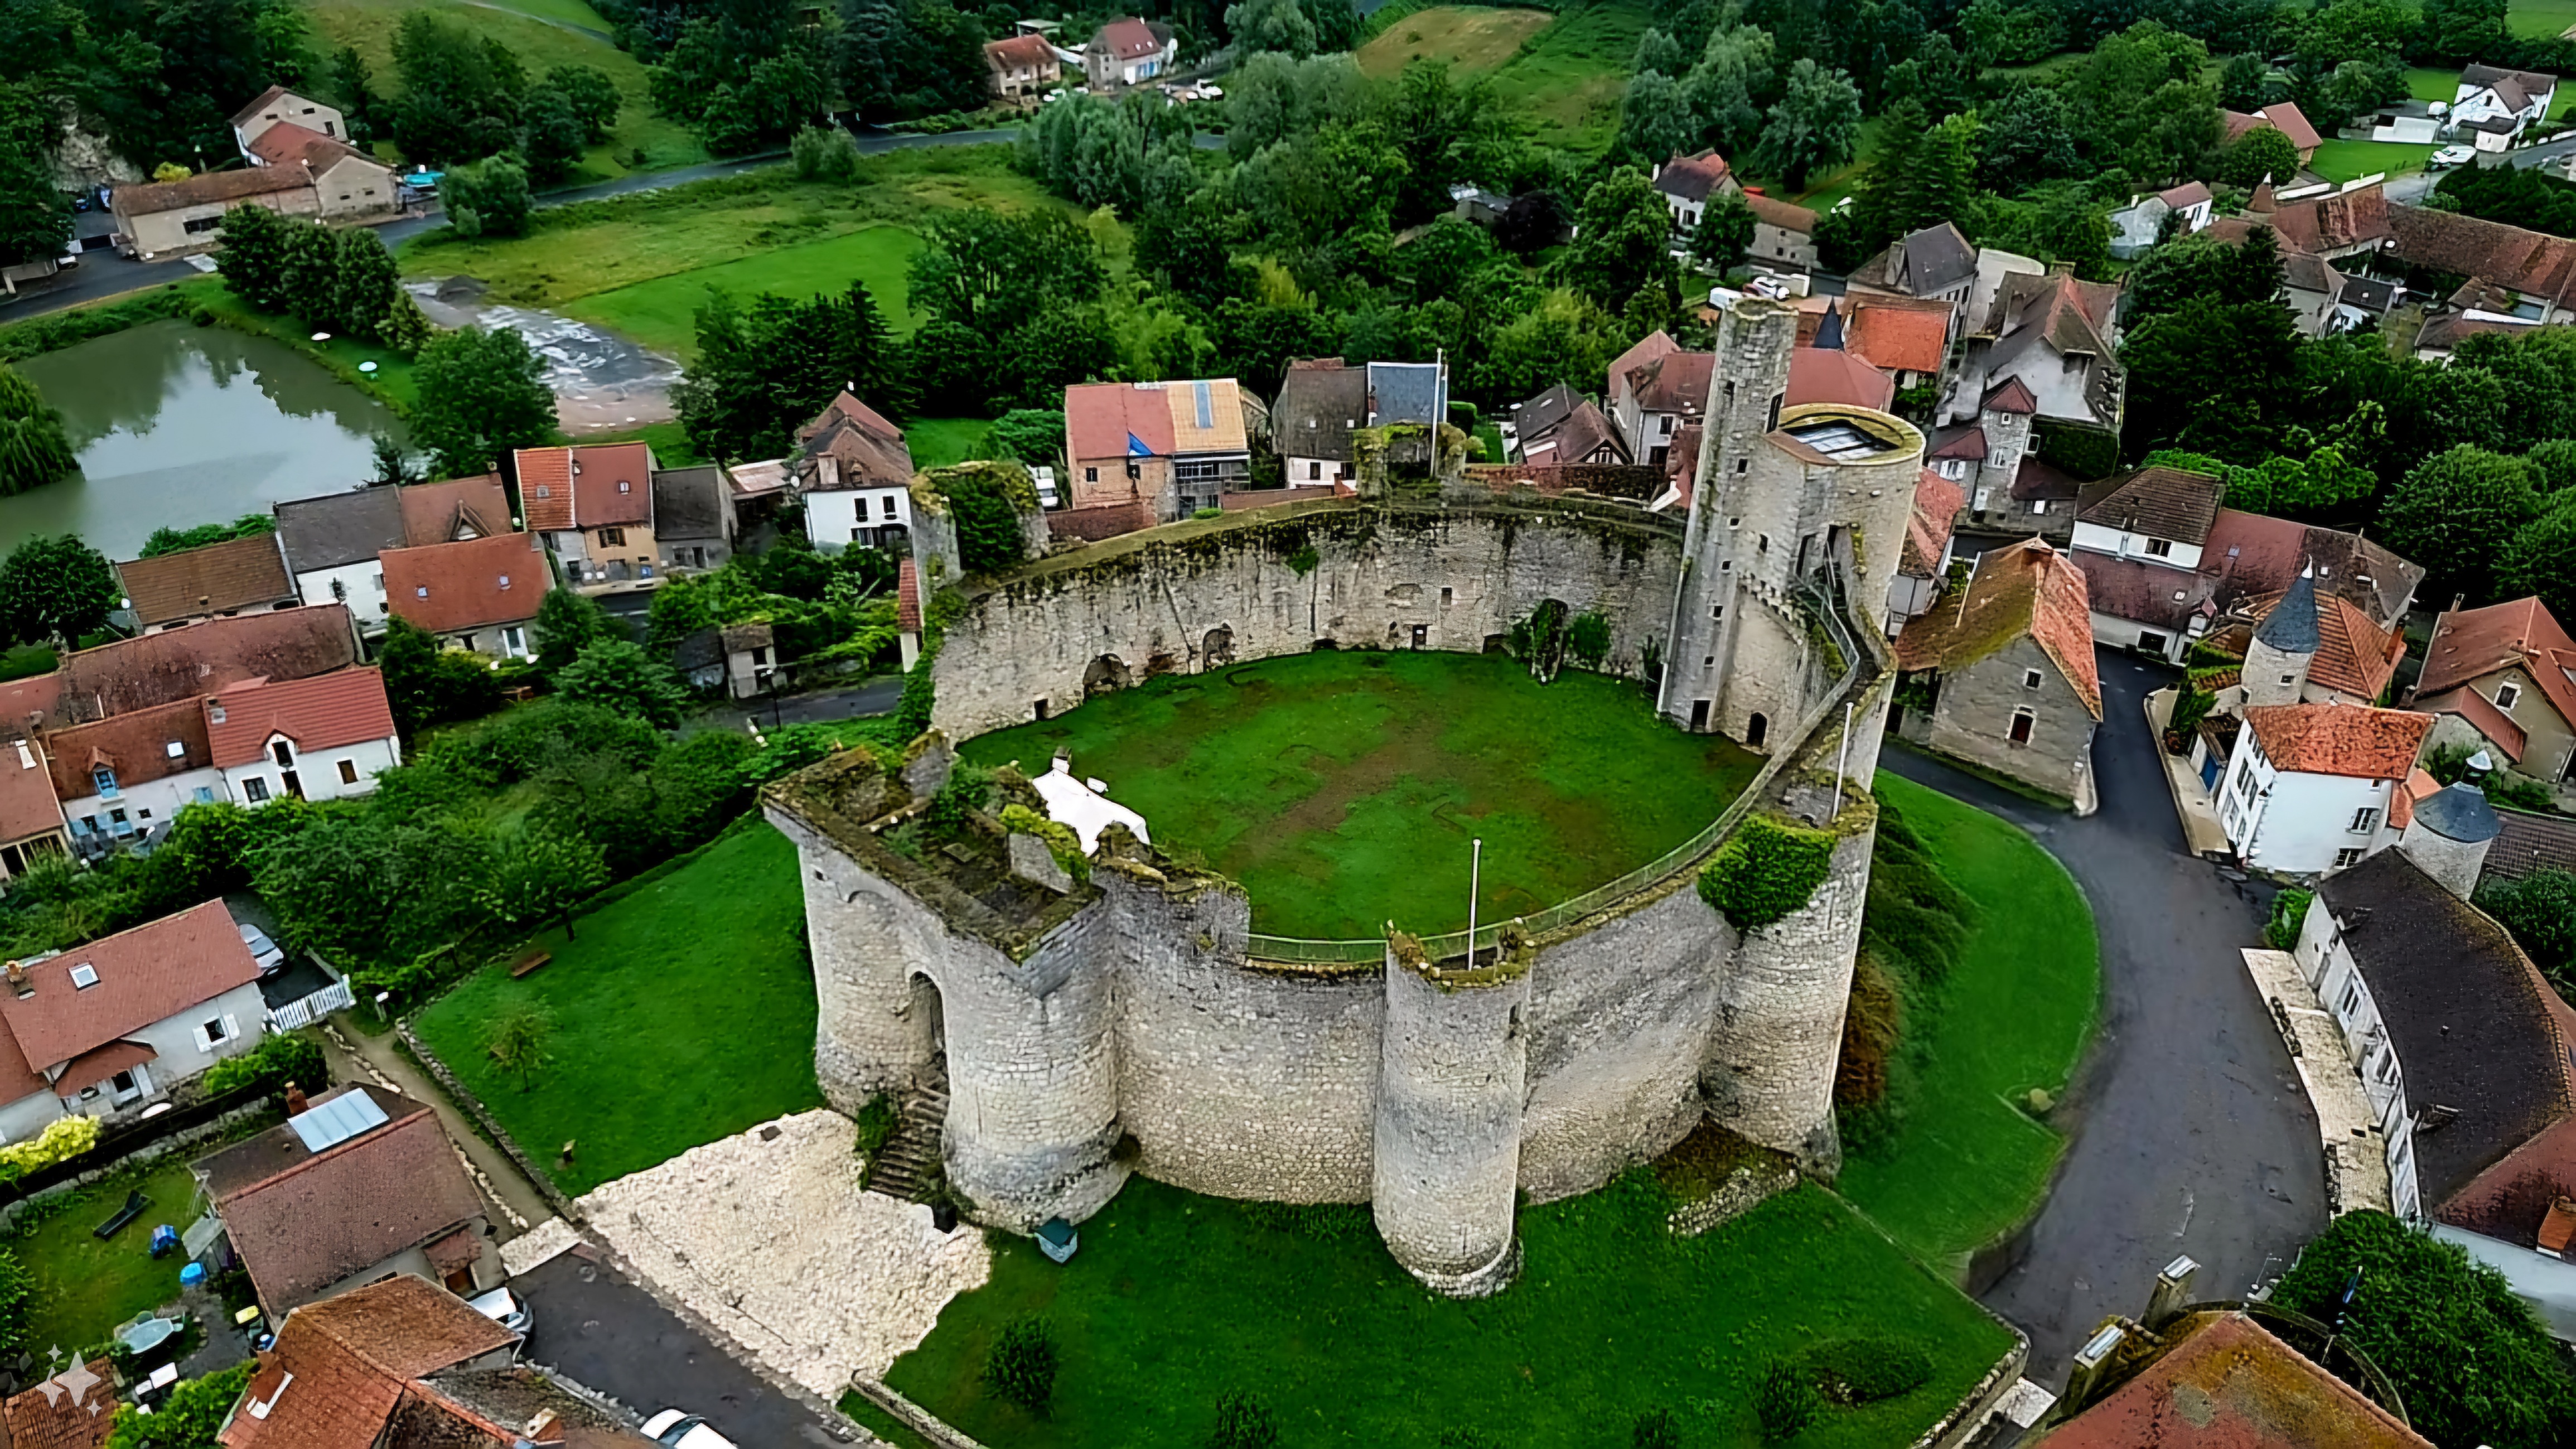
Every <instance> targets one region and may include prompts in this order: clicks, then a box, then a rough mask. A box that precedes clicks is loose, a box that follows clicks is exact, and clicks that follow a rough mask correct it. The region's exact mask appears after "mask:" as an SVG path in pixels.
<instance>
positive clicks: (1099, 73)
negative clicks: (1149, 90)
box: [1082, 15, 1181, 91]
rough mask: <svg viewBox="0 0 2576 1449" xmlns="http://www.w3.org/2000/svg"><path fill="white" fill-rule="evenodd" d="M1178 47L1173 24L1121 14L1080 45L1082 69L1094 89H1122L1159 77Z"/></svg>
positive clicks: (1177, 50)
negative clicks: (1081, 49)
mask: <svg viewBox="0 0 2576 1449" xmlns="http://www.w3.org/2000/svg"><path fill="white" fill-rule="evenodd" d="M1180 48H1181V47H1180V42H1179V41H1178V40H1176V39H1174V38H1173V32H1172V27H1170V26H1168V25H1165V24H1164V23H1162V22H1161V21H1159V20H1155V21H1146V20H1139V19H1137V18H1136V17H1135V16H1133V15H1122V16H1120V17H1119V18H1117V19H1115V20H1112V21H1110V22H1109V23H1108V24H1106V25H1103V26H1101V27H1100V29H1099V30H1097V31H1095V32H1094V33H1093V34H1092V37H1091V43H1090V44H1089V45H1087V46H1084V47H1083V51H1082V64H1083V70H1084V72H1085V73H1086V74H1087V75H1088V76H1089V77H1090V80H1091V88H1092V89H1093V90H1097V91H1109V90H1123V89H1126V88H1127V87H1129V86H1139V85H1143V84H1145V83H1146V82H1148V81H1152V80H1157V79H1159V78H1161V77H1162V75H1163V74H1164V73H1165V72H1167V71H1169V70H1170V69H1171V68H1172V58H1173V57H1174V56H1176V55H1178V54H1179V53H1180Z"/></svg>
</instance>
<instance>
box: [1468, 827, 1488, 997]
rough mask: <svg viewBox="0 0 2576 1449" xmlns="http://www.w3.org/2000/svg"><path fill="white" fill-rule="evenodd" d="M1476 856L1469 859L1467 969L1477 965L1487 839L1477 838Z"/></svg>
mask: <svg viewBox="0 0 2576 1449" xmlns="http://www.w3.org/2000/svg"><path fill="white" fill-rule="evenodd" d="M1475 852H1476V853H1475V854H1474V855H1472V856H1469V857H1468V859H1467V967H1468V969H1469V970H1473V969H1475V965H1476V892H1477V890H1478V889H1479V888H1480V887H1482V886H1483V884H1484V879H1485V838H1484V837H1483V836H1481V835H1480V836H1477V837H1476V841H1475Z"/></svg>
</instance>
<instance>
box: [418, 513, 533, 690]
mask: <svg viewBox="0 0 2576 1449" xmlns="http://www.w3.org/2000/svg"><path fill="white" fill-rule="evenodd" d="M383 561H384V566H385V604H386V607H387V608H389V609H391V610H392V611H393V612H394V613H395V614H397V615H399V616H401V617H402V618H403V619H404V620H406V621H408V622H410V623H413V624H417V625H419V626H420V627H421V628H423V629H426V630H428V631H429V632H430V633H432V634H435V635H438V636H439V639H440V641H441V642H442V643H444V644H446V645H448V646H450V647H453V648H457V649H470V650H472V651H473V652H475V653H477V654H481V655H485V656H487V657H489V658H492V659H525V658H527V657H529V656H530V655H531V654H534V653H535V652H536V647H535V643H534V635H535V632H536V621H537V609H538V608H539V606H541V605H542V604H544V602H545V598H546V591H547V590H549V589H551V588H553V587H554V573H553V570H552V569H550V568H548V567H547V564H546V554H545V548H544V546H543V545H542V544H541V543H540V542H539V541H538V540H537V537H536V535H534V534H526V533H496V534H492V535H490V536H488V537H484V538H477V539H469V540H467V541H465V542H463V543H435V544H429V545H427V546H425V547H421V548H389V549H387V550H385V552H384V556H383Z"/></svg>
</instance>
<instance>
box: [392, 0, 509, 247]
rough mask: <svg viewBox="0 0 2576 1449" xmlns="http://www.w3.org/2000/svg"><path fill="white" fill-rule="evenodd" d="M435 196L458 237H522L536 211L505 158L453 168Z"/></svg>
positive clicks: (440, 182)
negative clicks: (529, 217)
mask: <svg viewBox="0 0 2576 1449" xmlns="http://www.w3.org/2000/svg"><path fill="white" fill-rule="evenodd" d="M415 13H417V12H415ZM438 197H439V201H440V202H441V203H442V204H443V205H445V206H446V208H447V221H448V224H449V225H450V226H453V227H455V228H456V230H457V232H458V234H459V235H462V236H524V235H526V233H527V230H528V213H529V212H531V211H533V210H535V209H536V199H535V197H533V196H531V195H530V194H529V192H528V173H527V172H526V171H525V170H523V169H522V168H521V167H520V166H519V164H518V163H517V162H515V161H512V160H511V159H510V158H509V157H507V156H494V157H491V158H490V159H488V160H484V161H477V162H472V163H469V164H467V165H463V166H458V167H455V168H453V169H452V170H450V171H449V172H448V173H447V174H446V175H445V176H443V177H440V178H439V182H438Z"/></svg>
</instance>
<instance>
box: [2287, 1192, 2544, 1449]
mask: <svg viewBox="0 0 2576 1449" xmlns="http://www.w3.org/2000/svg"><path fill="white" fill-rule="evenodd" d="M2356 1270H2358V1273H2359V1283H2358V1286H2357V1287H2356V1288H2355V1289H2354V1292H2353V1298H2352V1302H2351V1305H2350V1306H2349V1308H2346V1307H2345V1306H2344V1305H2343V1302H2342V1300H2343V1295H2344V1290H2345V1287H2346V1285H2347V1284H2348V1283H2351V1282H2353V1278H2354V1274H2355V1272H2356ZM2272 1301H2273V1302H2274V1303H2276V1304H2278V1305H2280V1306H2282V1307H2284V1308H2288V1309H2291V1310H2293V1311H2295V1312H2299V1313H2304V1314H2307V1315H2308V1316H2309V1317H2311V1318H2318V1319H2324V1320H2327V1321H2330V1322H2332V1321H2340V1323H2341V1325H2342V1327H2341V1332H2342V1333H2343V1334H2344V1335H2346V1336H2348V1337H2349V1338H2350V1339H2351V1340H2352V1343H2353V1346H2354V1347H2355V1348H2358V1349H2360V1350H2361V1351H2362V1352H2363V1353H2365V1354H2367V1355H2369V1356H2370V1359H2371V1361H2372V1362H2373V1363H2375V1364H2377V1365H2378V1366H2379V1369H2380V1371H2381V1372H2382V1373H2385V1374H2387V1375H2388V1377H2389V1379H2390V1381H2391V1382H2392V1383H2393V1384H2394V1385H2395V1387H2396V1389H2397V1392H2398V1394H2399V1396H2400V1397H2402V1398H2403V1399H2404V1400H2405V1401H2406V1414H2407V1417H2408V1418H2409V1419H2410V1420H2411V1421H2412V1422H2413V1423H2414V1426H2415V1430H2416V1432H2417V1433H2419V1434H2422V1435H2423V1436H2424V1437H2425V1438H2427V1439H2430V1440H2432V1441H2433V1442H2434V1443H2436V1444H2441V1445H2445V1446H2450V1445H2457V1446H2462V1449H2466V1446H2469V1445H2474V1444H2491V1445H2494V1446H2496V1449H2538V1446H2542V1445H2555V1444H2564V1443H2566V1442H2568V1440H2569V1437H2570V1436H2571V1435H2576V1378H2571V1377H2570V1375H2569V1373H2568V1370H2567V1367H2566V1361H2565V1359H2564V1358H2563V1357H2562V1356H2561V1353H2560V1350H2559V1347H2558V1345H2557V1344H2556V1343H2555V1342H2553V1341H2552V1340H2551V1339H2550V1336H2549V1333H2548V1330H2547V1329H2545V1328H2543V1327H2542V1326H2541V1323H2540V1320H2539V1319H2538V1317H2536V1316H2535V1315H2534V1314H2533V1312H2532V1310H2531V1306H2530V1305H2529V1304H2527V1303H2525V1302H2524V1301H2523V1300H2522V1299H2520V1298H2518V1297H2516V1296H2514V1293H2513V1290H2512V1288H2511V1286H2510V1285H2508V1284H2507V1283H2506V1282H2505V1279H2504V1275H2503V1274H2501V1273H2499V1272H2497V1271H2496V1270H2495V1269H2493V1268H2490V1267H2487V1266H2485V1265H2484V1264H2481V1263H2478V1262H2475V1261H2473V1260H2472V1259H2471V1258H2470V1257H2469V1255H2468V1254H2467V1252H2465V1251H2464V1250H2462V1249H2461V1248H2459V1247H2458V1246H2456V1245H2454V1244H2451V1243H2446V1242H2442V1241H2440V1240H2439V1239H2436V1238H2435V1237H2433V1236H2432V1235H2431V1234H2430V1233H2427V1232H2424V1231H2422V1230H2420V1229H2417V1228H2413V1227H2409V1226H2408V1225H2406V1224H2404V1223H2402V1222H2399V1221H2398V1220H2397V1219H2395V1218H2392V1217H2390V1216H2388V1215H2387V1214H2386V1213H2382V1212H2378V1211H2374V1210H2371V1209H2363V1210H2361V1211H2359V1212H2352V1213H2346V1214H2344V1215H2343V1216H2342V1217H2339V1218H2337V1219H2335V1221H2334V1224H2333V1225H2332V1226H2331V1227H2328V1228H2327V1229H2326V1230H2325V1232H2324V1233H2323V1234H2322V1235H2321V1236H2319V1237H2318V1238H2316V1239H2315V1240H2314V1241H2312V1242H2310V1243H2309V1244H2308V1246H2307V1247H2306V1249H2304V1250H2303V1251H2302V1252H2301V1253H2300V1255H2299V1261H2298V1263H2297V1265H2296V1266H2294V1267H2292V1268H2291V1269H2290V1271H2289V1272H2287V1273H2285V1274H2283V1275H2282V1277H2281V1282H2280V1286H2278V1287H2277V1288H2275V1289H2274V1290H2273V1292H2272Z"/></svg>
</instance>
